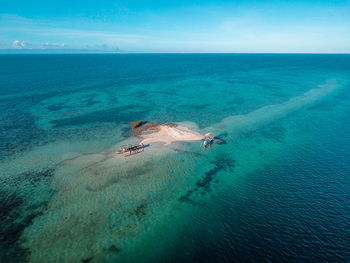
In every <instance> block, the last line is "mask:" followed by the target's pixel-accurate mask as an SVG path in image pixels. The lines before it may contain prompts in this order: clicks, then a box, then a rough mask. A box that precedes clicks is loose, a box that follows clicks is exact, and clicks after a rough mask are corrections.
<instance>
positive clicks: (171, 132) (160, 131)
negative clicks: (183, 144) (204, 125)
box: [133, 123, 204, 145]
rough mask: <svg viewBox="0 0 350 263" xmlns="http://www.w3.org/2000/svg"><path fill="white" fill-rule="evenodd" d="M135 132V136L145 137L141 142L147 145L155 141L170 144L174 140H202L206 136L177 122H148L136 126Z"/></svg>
mask: <svg viewBox="0 0 350 263" xmlns="http://www.w3.org/2000/svg"><path fill="white" fill-rule="evenodd" d="M133 132H134V135H135V136H137V137H141V138H142V139H143V140H142V141H141V142H140V143H143V144H145V145H146V144H150V143H155V142H164V145H170V144H171V143H173V142H180V141H200V140H202V139H203V138H204V136H203V135H202V134H200V133H199V132H196V131H192V130H190V129H189V128H187V127H185V126H180V125H177V124H175V123H165V124H158V123H146V124H144V125H142V126H140V127H137V128H135V129H134V130H133Z"/></svg>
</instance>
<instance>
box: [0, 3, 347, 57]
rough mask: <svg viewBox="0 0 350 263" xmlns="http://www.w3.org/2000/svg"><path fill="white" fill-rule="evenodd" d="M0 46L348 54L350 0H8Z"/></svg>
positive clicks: (2, 10)
mask: <svg viewBox="0 0 350 263" xmlns="http://www.w3.org/2000/svg"><path fill="white" fill-rule="evenodd" d="M1 2H2V3H1V6H0V49H13V50H23V49H26V50H28V49H32V50H35V49H40V50H68V49H76V50H78V49H81V50H101V51H117V50H119V49H120V50H122V51H125V52H258V53H260V52H273V53H275V52H276V53H278V52H293V53H294V52H297V53H299V52H300V53H350V0H342V1H341V0H338V1H337V0H334V1H321V0H314V1H282V0H279V1H277V0H268V1H249V0H246V1H241V0H237V1H212V0H202V1H199V0H198V1H194V0H188V1H184V0H177V1H167V0H163V1H161V0H149V1H136V0H129V1H125V0H120V1H110V0H108V1H106V0H100V1H89V0H84V1H81V0H75V1H68V0H60V1H53V0H45V1H44V0H33V1H26V0H18V1H13V0H2V1H1Z"/></svg>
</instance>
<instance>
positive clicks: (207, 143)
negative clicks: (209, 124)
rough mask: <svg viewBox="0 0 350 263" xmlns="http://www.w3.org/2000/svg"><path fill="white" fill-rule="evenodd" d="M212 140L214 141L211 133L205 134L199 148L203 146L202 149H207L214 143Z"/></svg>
mask: <svg viewBox="0 0 350 263" xmlns="http://www.w3.org/2000/svg"><path fill="white" fill-rule="evenodd" d="M214 139H215V135H214V134H212V133H210V132H209V133H207V134H206V135H205V136H204V139H203V142H202V144H201V146H203V147H204V148H208V147H210V146H211V145H212V143H213V142H214Z"/></svg>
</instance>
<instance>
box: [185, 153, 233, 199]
mask: <svg viewBox="0 0 350 263" xmlns="http://www.w3.org/2000/svg"><path fill="white" fill-rule="evenodd" d="M210 163H211V164H214V165H215V166H214V167H213V168H212V169H210V170H209V171H207V172H206V173H205V174H204V175H203V176H202V177H201V178H200V179H199V180H198V181H197V182H196V183H195V185H196V187H195V188H194V189H193V190H189V191H187V193H186V194H185V195H183V196H181V197H180V198H179V201H181V202H189V203H192V204H194V201H193V200H192V199H191V195H192V194H193V193H194V192H197V191H198V190H199V189H202V190H203V191H201V195H205V194H206V193H209V192H210V186H211V184H212V182H213V180H214V179H215V178H216V176H217V174H218V172H220V171H225V172H233V168H234V167H235V160H233V159H231V158H228V157H226V156H221V155H219V156H216V158H215V160H214V161H211V162H210ZM214 182H219V181H218V180H215V181H214Z"/></svg>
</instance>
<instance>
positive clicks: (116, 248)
mask: <svg viewBox="0 0 350 263" xmlns="http://www.w3.org/2000/svg"><path fill="white" fill-rule="evenodd" d="M109 251H112V252H114V253H119V252H120V251H121V249H120V248H119V247H118V246H117V245H114V244H113V245H111V246H110V247H109Z"/></svg>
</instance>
